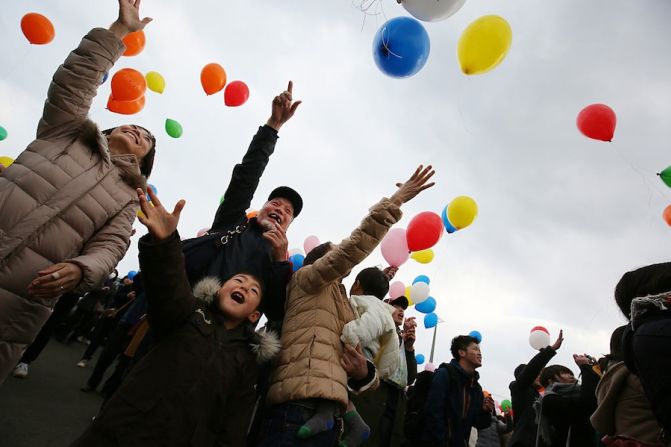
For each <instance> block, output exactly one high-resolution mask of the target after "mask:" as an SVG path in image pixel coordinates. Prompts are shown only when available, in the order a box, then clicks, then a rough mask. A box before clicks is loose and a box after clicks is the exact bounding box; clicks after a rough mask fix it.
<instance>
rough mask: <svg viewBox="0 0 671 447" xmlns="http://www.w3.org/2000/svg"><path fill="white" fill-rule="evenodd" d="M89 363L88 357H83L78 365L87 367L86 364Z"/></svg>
mask: <svg viewBox="0 0 671 447" xmlns="http://www.w3.org/2000/svg"><path fill="white" fill-rule="evenodd" d="M88 364H89V361H88V360H86V359H81V360H80V361H78V362H77V366H79V367H80V368H86V365H88Z"/></svg>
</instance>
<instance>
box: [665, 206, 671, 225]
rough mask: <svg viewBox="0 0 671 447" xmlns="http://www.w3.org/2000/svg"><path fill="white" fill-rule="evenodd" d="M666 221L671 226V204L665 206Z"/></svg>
mask: <svg viewBox="0 0 671 447" xmlns="http://www.w3.org/2000/svg"><path fill="white" fill-rule="evenodd" d="M664 222H666V223H667V224H668V225H669V226H671V205H669V206H667V207H666V208H664Z"/></svg>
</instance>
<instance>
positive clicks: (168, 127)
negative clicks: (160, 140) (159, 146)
mask: <svg viewBox="0 0 671 447" xmlns="http://www.w3.org/2000/svg"><path fill="white" fill-rule="evenodd" d="M165 132H166V133H167V134H168V135H170V136H171V137H173V138H179V137H181V136H182V133H183V132H184V129H182V125H181V124H179V122H177V121H175V120H173V119H170V118H166V120H165Z"/></svg>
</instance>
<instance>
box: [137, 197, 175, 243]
mask: <svg viewBox="0 0 671 447" xmlns="http://www.w3.org/2000/svg"><path fill="white" fill-rule="evenodd" d="M136 191H137V198H138V199H139V200H140V208H141V209H142V213H143V214H138V216H137V217H138V219H139V220H140V222H141V223H142V225H144V226H145V227H147V229H148V230H149V232H150V233H151V235H152V236H154V238H156V239H158V240H164V239H167V238H169V237H170V236H172V234H173V233H174V232H175V230H177V224H178V223H179V215H180V213H181V212H182V209H183V208H184V205H186V202H185V201H184V199H182V200H180V201H179V202H177V204H176V205H175V209H174V210H173V211H172V213H169V212H168V211H167V210H166V209H165V208H164V207H163V205H162V204H161V201H160V200H158V197H157V196H156V194H154V191H152V189H151V188H147V193H148V194H149V198H150V199H151V203H149V201H147V197H146V196H145V194H144V192H143V191H142V189H140V188H138V189H137V190H136Z"/></svg>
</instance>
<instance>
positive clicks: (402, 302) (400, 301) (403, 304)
mask: <svg viewBox="0 0 671 447" xmlns="http://www.w3.org/2000/svg"><path fill="white" fill-rule="evenodd" d="M389 304H390V305H392V306H399V307H400V308H401V309H403V310H406V309H407V308H408V305H409V304H410V303H409V302H408V298H406V297H405V296H399V297H397V298H394V299H393V300H390V301H389Z"/></svg>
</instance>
